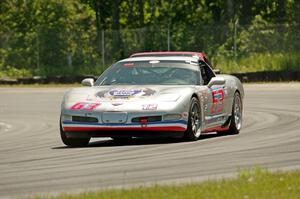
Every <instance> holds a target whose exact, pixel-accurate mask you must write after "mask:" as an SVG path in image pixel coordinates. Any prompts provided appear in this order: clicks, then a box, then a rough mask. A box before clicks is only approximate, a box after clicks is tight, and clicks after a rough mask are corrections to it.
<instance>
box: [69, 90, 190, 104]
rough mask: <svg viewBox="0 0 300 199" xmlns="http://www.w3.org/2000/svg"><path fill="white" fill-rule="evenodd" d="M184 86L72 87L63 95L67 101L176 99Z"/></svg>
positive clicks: (181, 93) (185, 91)
mask: <svg viewBox="0 0 300 199" xmlns="http://www.w3.org/2000/svg"><path fill="white" fill-rule="evenodd" d="M188 90H189V89H186V86H145V87H141V86H101V87H88V88H87V87H83V88H76V89H72V90H70V91H69V92H67V93H66V95H65V100H66V101H68V102H71V101H72V102H77V101H95V102H96V101H99V102H113V101H141V100H142V101H143V100H158V101H177V100H178V99H179V98H180V96H182V95H185V94H187V93H188Z"/></svg>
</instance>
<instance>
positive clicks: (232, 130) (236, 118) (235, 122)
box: [227, 92, 243, 134]
mask: <svg viewBox="0 0 300 199" xmlns="http://www.w3.org/2000/svg"><path fill="white" fill-rule="evenodd" d="M242 121H243V103H242V99H241V96H240V94H239V93H238V92H236V93H235V94H234V98H233V103H232V112H231V122H230V126H229V129H228V131H227V134H239V133H240V130H241V128H242Z"/></svg>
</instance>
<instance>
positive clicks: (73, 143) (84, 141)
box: [59, 121, 91, 147]
mask: <svg viewBox="0 0 300 199" xmlns="http://www.w3.org/2000/svg"><path fill="white" fill-rule="evenodd" d="M59 127H60V137H61V140H62V142H63V143H64V144H65V145H67V146H70V147H84V146H86V145H88V143H89V142H90V139H91V138H68V137H67V136H66V132H65V131H64V130H63V128H62V125H61V121H60V122H59Z"/></svg>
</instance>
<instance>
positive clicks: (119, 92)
mask: <svg viewBox="0 0 300 199" xmlns="http://www.w3.org/2000/svg"><path fill="white" fill-rule="evenodd" d="M141 92H142V90H141V89H136V90H125V89H124V90H118V89H116V90H111V91H109V94H110V95H111V96H114V97H130V96H134V95H136V94H138V93H141Z"/></svg>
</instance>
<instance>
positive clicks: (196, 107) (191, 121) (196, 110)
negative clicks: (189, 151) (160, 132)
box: [185, 97, 201, 141]
mask: <svg viewBox="0 0 300 199" xmlns="http://www.w3.org/2000/svg"><path fill="white" fill-rule="evenodd" d="M200 113H201V111H200V103H199V101H198V100H197V99H196V98H195V97H193V98H192V99H191V102H190V109H189V118H188V127H187V130H186V132H185V139H187V140H189V141H196V140H198V138H199V137H200V135H201V114H200Z"/></svg>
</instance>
